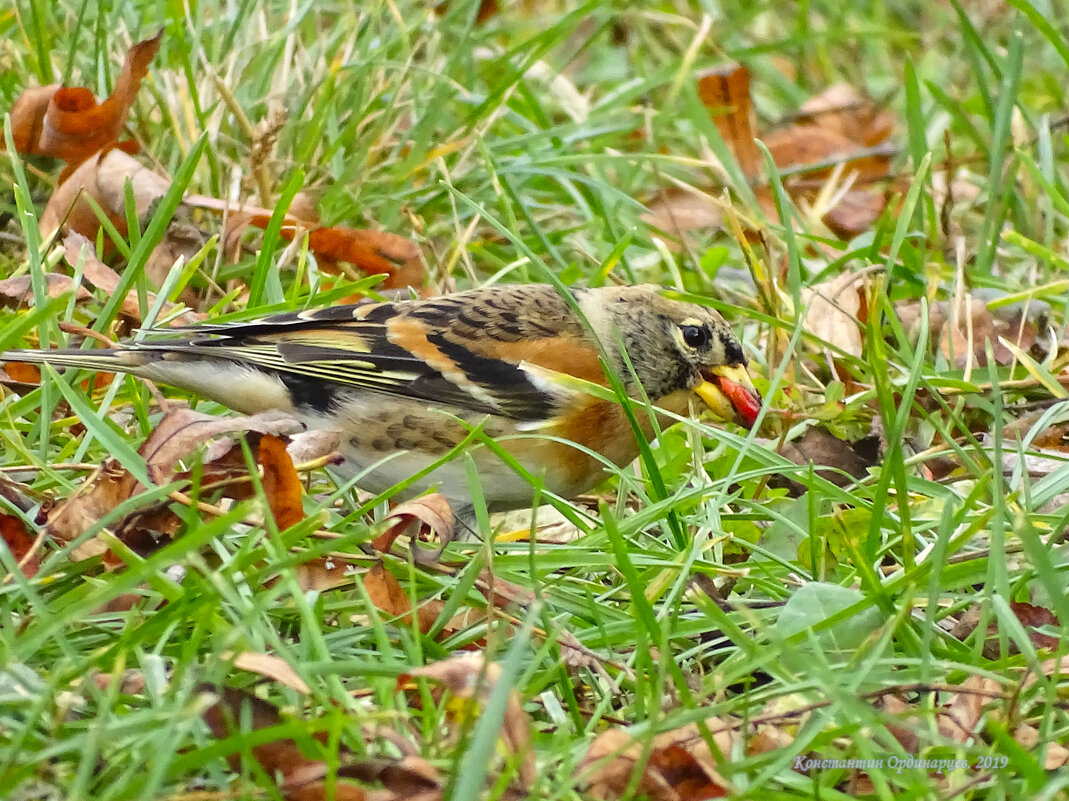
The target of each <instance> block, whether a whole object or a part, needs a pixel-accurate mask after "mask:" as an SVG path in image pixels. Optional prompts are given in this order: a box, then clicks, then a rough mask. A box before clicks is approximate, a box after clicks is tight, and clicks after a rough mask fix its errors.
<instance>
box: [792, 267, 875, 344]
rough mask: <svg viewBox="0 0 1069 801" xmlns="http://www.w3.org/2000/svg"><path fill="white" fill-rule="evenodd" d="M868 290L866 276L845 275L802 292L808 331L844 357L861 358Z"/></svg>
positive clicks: (846, 273) (847, 273)
mask: <svg viewBox="0 0 1069 801" xmlns="http://www.w3.org/2000/svg"><path fill="white" fill-rule="evenodd" d="M866 286H867V280H866V277H865V276H863V275H855V274H853V273H849V272H845V273H842V274H841V275H838V276H836V277H835V278H832V279H831V280H829V281H824V282H823V283H820V284H815V285H814V286H811V287H806V288H804V289H802V303H803V304H804V306H805V307H806V315H805V329H806V331H808V332H809V333H810V334H812V335H813V336H815V337H816V338H817V339H819V340H821V341H822V342H826V343H828V344H829V345H831V346H833V347H835V348H837V349H839V350H841V351H842V352H843V353H846V354H847V355H849V356H853V357H855V358H860V357H861V354H862V352H863V350H864V338H863V337H862V327H863V325H864V320H865V316H866V315H865V314H864V312H863V309H864V300H865V288H866Z"/></svg>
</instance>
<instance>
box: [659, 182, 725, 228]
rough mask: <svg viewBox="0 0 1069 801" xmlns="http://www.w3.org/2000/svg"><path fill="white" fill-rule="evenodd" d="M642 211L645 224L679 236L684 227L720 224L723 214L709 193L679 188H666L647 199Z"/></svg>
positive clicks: (709, 226)
mask: <svg viewBox="0 0 1069 801" xmlns="http://www.w3.org/2000/svg"><path fill="white" fill-rule="evenodd" d="M647 208H648V209H649V210H648V211H647V212H646V213H644V214H643V215H642V220H643V222H645V223H646V224H647V225H652V226H653V227H654V228H659V229H660V230H662V231H665V232H667V233H670V234H673V235H674V236H677V237H681V236H682V235H683V234H684V233H686V232H687V231H700V230H713V229H716V228H719V227H720V223H721V220H722V219H723V214H722V212H721V210H720V206H719V204H717V203H716V202H715V201H713V199H712V198H711V197H709V196H708V195H705V194H697V193H695V192H685V191H683V190H681V189H669V190H668V191H667V192H664V193H663V194H661V195H659V196H658V197H657V198H655V199H654V200H652V201H650V203H649V205H648V207H647Z"/></svg>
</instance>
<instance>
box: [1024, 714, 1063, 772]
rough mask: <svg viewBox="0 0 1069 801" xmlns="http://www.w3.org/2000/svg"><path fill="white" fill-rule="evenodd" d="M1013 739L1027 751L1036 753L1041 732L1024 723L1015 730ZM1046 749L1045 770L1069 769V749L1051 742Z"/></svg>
mask: <svg viewBox="0 0 1069 801" xmlns="http://www.w3.org/2000/svg"><path fill="white" fill-rule="evenodd" d="M1013 738H1014V739H1015V740H1016V741H1017V744H1018V745H1020V746H1021V747H1022V748H1024V749H1025V750H1026V751H1034V750H1035V749H1036V748H1037V747H1038V746H1039V730H1038V729H1036V728H1035V726H1029V725H1028V724H1026V723H1022V724H1021V725H1020V726H1018V727H1017V728H1016V729H1015V730H1014V732H1013ZM1046 747H1047V750H1046V754H1045V756H1044V759H1043V770H1061V769H1062V768H1066V767H1069V748H1066V747H1065V746H1064V745H1059V744H1058V743H1050V742H1048V743H1047V746H1046Z"/></svg>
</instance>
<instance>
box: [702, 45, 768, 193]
mask: <svg viewBox="0 0 1069 801" xmlns="http://www.w3.org/2000/svg"><path fill="white" fill-rule="evenodd" d="M698 97H699V98H700V99H701V101H702V104H703V105H704V106H705V107H706V108H707V109H709V111H710V112H711V115H712V118H713V123H714V124H715V125H716V127H717V129H718V130H719V131H720V136H721V138H722V139H723V140H724V142H725V144H727V146H728V147H729V148H731V152H732V154H733V155H734V156H735V161H737V162H738V163H739V167H740V168H741V169H742V173H743V175H745V176H746V177H747V178H750V179H751V180H752V179H754V178H756V177H757V176H758V175H760V174H761V172H762V170H761V152H760V151H759V150H758V149H757V144H756V143H755V142H754V139H755V138H756V137H757V124H756V118H755V115H754V108H753V103H752V102H751V100H750V71H749V70H748V69H747V68H746V67H744V66H742V65H741V64H728V65H726V66H723V67H715V68H713V69H711V70H708V71H707V72H704V73H702V74H701V75H700V76H698Z"/></svg>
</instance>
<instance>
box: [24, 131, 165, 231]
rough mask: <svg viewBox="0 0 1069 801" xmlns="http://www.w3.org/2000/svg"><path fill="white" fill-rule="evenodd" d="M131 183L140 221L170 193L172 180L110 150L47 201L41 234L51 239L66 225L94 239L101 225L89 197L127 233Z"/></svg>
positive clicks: (89, 162)
mask: <svg viewBox="0 0 1069 801" xmlns="http://www.w3.org/2000/svg"><path fill="white" fill-rule="evenodd" d="M127 183H129V184H130V187H131V191H132V193H133V198H134V209H135V210H136V211H137V217H138V219H143V218H144V216H145V214H147V213H148V211H149V210H150V209H151V208H152V206H153V204H154V203H155V202H157V201H158V200H159V199H160V198H162V197H163V196H164V195H165V194H167V190H168V188H169V187H170V185H171V181H170V179H169V178H166V177H164V176H162V175H158V174H157V173H155V172H153V171H152V170H150V169H148V168H147V167H143V166H142V165H141V163H140V162H139V161H137V159H134V158H132V157H131V156H129V155H127V154H126V153H123V152H122V151H121V150H109V151H107V152H106V153H100V154H98V155H97V156H96V157H95V158H91V159H88V160H86V161H85V162H83V163H82V164H81V165H80V166H79V167H78V169H76V170H74V172H72V173H71V174H70V176H68V177H67V179H66V180H65V181H63V182H62V183H60V185H59V186H58V187H57V188H56V191H55V192H53V193H52V197H50V198H49V199H48V205H47V206H45V210H44V212H43V213H42V214H41V233H42V235H43V236H50V235H51V234H52V233H53V232H55V231H56V230H57V229H58V228H59V226H60V225H61V224H63V223H64V222H65V223H66V225H67V227H68V228H69V229H70V230H72V231H77V232H78V233H80V234H82V235H83V236H85V237H88V238H89V239H95V238H96V233H97V230H98V229H99V228H100V222H99V220H97V216H96V212H94V211H93V207H92V206H91V205H90V203H89V202H88V200H87V199H86V198H92V199H93V201H95V202H96V203H97V204H98V205H99V206H100V208H101V209H102V210H103V211H104V213H105V214H106V215H107V217H108V219H109V220H111V222H112V223H113V224H114V225H115V227H116V228H117V229H118V230H119V233H121V234H126V184H127Z"/></svg>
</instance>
